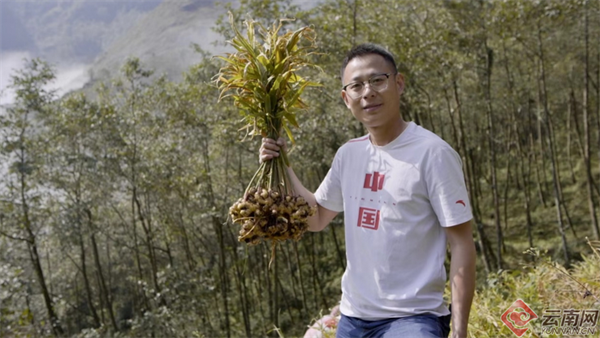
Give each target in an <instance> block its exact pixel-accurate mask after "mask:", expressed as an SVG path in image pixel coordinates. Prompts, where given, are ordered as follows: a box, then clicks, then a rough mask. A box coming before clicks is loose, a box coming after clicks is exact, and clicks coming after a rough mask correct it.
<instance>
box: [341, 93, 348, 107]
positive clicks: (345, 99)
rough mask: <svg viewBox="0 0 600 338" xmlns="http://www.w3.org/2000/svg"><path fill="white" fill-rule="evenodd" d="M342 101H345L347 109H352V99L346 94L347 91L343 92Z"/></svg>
mask: <svg viewBox="0 0 600 338" xmlns="http://www.w3.org/2000/svg"><path fill="white" fill-rule="evenodd" d="M342 99H343V100H344V103H345V104H346V107H348V109H350V98H349V97H348V94H346V91H345V90H342Z"/></svg>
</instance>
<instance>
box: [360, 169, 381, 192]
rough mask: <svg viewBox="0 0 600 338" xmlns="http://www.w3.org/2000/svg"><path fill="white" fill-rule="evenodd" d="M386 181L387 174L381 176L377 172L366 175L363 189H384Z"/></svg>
mask: <svg viewBox="0 0 600 338" xmlns="http://www.w3.org/2000/svg"><path fill="white" fill-rule="evenodd" d="M384 179H385V174H380V173H378V172H377V171H376V172H374V173H373V174H366V175H365V183H364V185H363V188H365V189H371V191H378V190H381V189H383V180H384Z"/></svg>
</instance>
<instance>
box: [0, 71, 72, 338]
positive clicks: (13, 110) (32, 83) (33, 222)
mask: <svg viewBox="0 0 600 338" xmlns="http://www.w3.org/2000/svg"><path fill="white" fill-rule="evenodd" d="M54 78H55V75H54V71H53V70H52V68H51V67H50V66H49V65H48V64H47V63H46V62H44V61H42V60H40V59H32V60H26V63H25V68H24V69H23V70H19V71H17V73H16V75H13V76H12V77H11V84H10V87H11V88H13V89H14V90H15V93H16V98H15V105H14V106H13V107H10V108H8V109H7V111H6V115H4V116H2V120H1V125H0V126H1V127H2V133H3V140H2V148H1V154H2V157H3V162H4V163H8V164H9V165H8V168H7V170H8V172H7V173H6V174H5V175H4V176H3V183H4V186H5V189H6V191H4V193H3V196H2V198H3V210H2V212H3V213H4V218H5V221H4V222H3V223H2V226H3V229H1V232H0V234H2V235H3V236H5V237H7V238H9V239H11V240H16V241H19V242H22V243H23V244H25V245H26V247H27V253H28V257H29V262H30V264H31V268H32V269H33V272H34V275H35V277H36V279H37V282H38V286H39V288H40V292H41V294H42V297H43V299H44V304H45V307H46V312H47V316H48V319H49V324H50V326H51V329H52V332H53V333H54V335H56V336H60V335H62V334H63V333H64V330H63V328H62V325H61V323H60V320H59V318H58V316H57V314H56V311H55V305H54V299H53V297H54V296H53V295H52V294H51V292H50V289H49V287H48V283H47V280H46V277H45V272H44V269H43V265H42V256H41V253H40V250H39V249H40V245H41V243H43V241H44V235H43V234H44V233H47V232H48V231H49V230H50V229H48V224H46V223H45V221H44V219H45V217H46V215H45V210H44V204H43V200H44V198H45V197H46V196H45V192H44V183H43V182H41V181H40V177H41V172H42V171H43V167H44V152H45V140H43V139H40V137H39V135H40V132H41V129H43V124H42V120H43V118H44V117H45V115H47V114H50V112H51V111H50V106H49V104H50V102H51V101H52V99H53V97H54V95H53V92H52V91H48V90H47V89H46V86H47V85H48V84H49V83H51V81H52V80H54Z"/></svg>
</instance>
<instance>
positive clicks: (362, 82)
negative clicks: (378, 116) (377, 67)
mask: <svg viewBox="0 0 600 338" xmlns="http://www.w3.org/2000/svg"><path fill="white" fill-rule="evenodd" d="M396 74H397V73H396ZM381 75H385V77H386V78H387V80H389V79H390V75H392V73H381V74H375V75H373V76H371V77H370V78H369V79H368V80H367V81H353V82H350V83H348V84H347V85H345V86H343V87H342V90H343V91H346V88H347V87H348V86H350V85H353V84H355V83H361V84H362V85H363V86H366V83H369V86H373V84H372V83H371V81H372V80H373V79H374V78H376V77H378V76H381Z"/></svg>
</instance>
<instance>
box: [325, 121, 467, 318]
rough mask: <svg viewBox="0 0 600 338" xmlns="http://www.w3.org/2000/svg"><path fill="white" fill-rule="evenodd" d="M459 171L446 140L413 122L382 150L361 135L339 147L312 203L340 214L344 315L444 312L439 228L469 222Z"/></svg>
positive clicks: (443, 252) (442, 247)
mask: <svg viewBox="0 0 600 338" xmlns="http://www.w3.org/2000/svg"><path fill="white" fill-rule="evenodd" d="M461 166H462V164H461V160H460V157H459V156H458V154H457V153H456V152H455V151H454V150H453V149H452V148H451V147H450V146H449V145H448V144H447V143H446V142H445V141H443V140H442V139H441V138H440V137H438V136H437V135H435V134H434V133H432V132H430V131H428V130H426V129H423V128H421V127H420V126H417V125H416V124H415V123H413V122H411V123H409V125H408V127H407V128H406V130H404V132H402V134H400V136H398V137H397V138H396V139H395V140H394V141H392V142H390V143H389V144H387V145H385V146H382V147H380V146H375V145H373V144H372V143H371V141H370V140H369V135H367V136H364V137H361V138H357V139H354V140H351V141H349V142H347V143H346V144H344V145H343V146H342V147H340V149H339V150H338V151H337V153H336V155H335V158H334V160H333V164H332V166H331V169H330V170H329V172H328V173H327V176H326V177H325V179H324V181H323V182H322V183H321V185H320V186H319V189H318V190H317V192H316V193H315V197H316V200H317V202H318V203H319V204H320V205H321V206H323V207H325V208H327V209H329V210H332V211H337V212H341V211H343V212H344V223H345V229H346V230H345V234H346V259H347V267H346V271H345V273H344V276H343V277H342V302H341V306H340V309H341V312H342V313H343V314H344V315H346V316H350V317H357V318H361V319H364V320H380V319H385V318H396V317H404V316H410V315H414V314H420V313H432V314H435V315H438V316H443V315H447V314H448V313H449V311H448V309H447V306H446V305H445V304H444V301H443V293H444V287H445V283H446V270H445V268H444V259H445V256H446V235H445V232H444V230H443V228H442V227H449V226H453V225H458V224H461V223H464V222H467V221H469V220H470V219H471V218H472V214H471V206H470V204H469V199H468V197H467V196H468V195H467V190H466V188H465V182H464V177H463V172H462V169H461Z"/></svg>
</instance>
